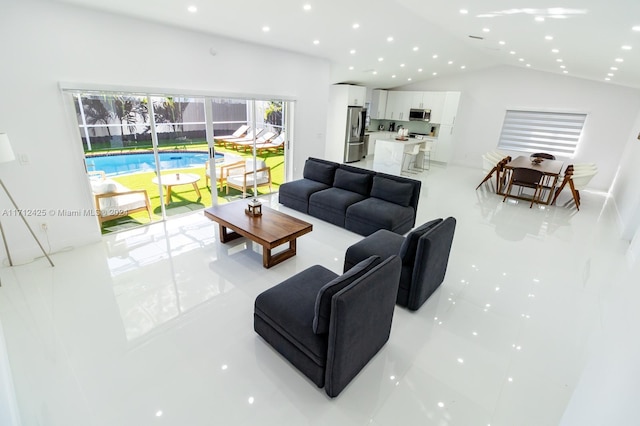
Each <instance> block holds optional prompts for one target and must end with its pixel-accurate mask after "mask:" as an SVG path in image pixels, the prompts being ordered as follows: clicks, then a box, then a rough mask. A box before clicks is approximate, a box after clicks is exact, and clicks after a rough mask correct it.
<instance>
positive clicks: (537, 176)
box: [502, 167, 544, 208]
mask: <svg viewBox="0 0 640 426" xmlns="http://www.w3.org/2000/svg"><path fill="white" fill-rule="evenodd" d="M543 177H544V173H542V172H541V171H539V170H533V169H528V168H526V167H516V168H514V169H513V171H512V172H511V179H509V184H508V185H507V190H506V191H505V193H504V198H503V199H502V202H505V200H506V199H507V198H508V197H513V198H520V199H522V198H521V196H520V195H518V196H514V195H511V188H512V187H513V186H514V185H516V186H519V187H520V190H519V193H520V192H521V191H522V188H531V189H533V190H534V192H533V196H532V197H531V205H529V208H531V207H533V203H540V196H541V195H542V188H543V183H542V179H543Z"/></svg>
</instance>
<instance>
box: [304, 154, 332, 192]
mask: <svg viewBox="0 0 640 426" xmlns="http://www.w3.org/2000/svg"><path fill="white" fill-rule="evenodd" d="M336 167H337V166H336V165H332V164H327V163H321V162H319V161H314V160H311V159H308V160H307V161H306V162H305V163H304V170H303V172H302V176H303V177H304V178H305V179H311V180H315V181H316V182H321V183H324V184H325V185H327V186H331V185H333V179H334V175H335V171H336Z"/></svg>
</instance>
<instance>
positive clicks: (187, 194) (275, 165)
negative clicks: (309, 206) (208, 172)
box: [102, 144, 284, 234]
mask: <svg viewBox="0 0 640 426" xmlns="http://www.w3.org/2000/svg"><path fill="white" fill-rule="evenodd" d="M169 149H175V148H169ZM186 149H188V150H189V151H196V150H197V151H203V152H207V150H208V148H207V145H206V144H202V145H189V146H188V147H186ZM162 150H166V149H162ZM127 151H128V152H131V150H127ZM140 151H141V150H140ZM145 152H148V150H145ZM216 152H219V153H225V152H229V153H233V154H236V155H241V156H242V157H245V158H247V159H249V158H252V154H251V153H250V152H247V153H243V152H238V151H236V150H233V149H225V148H222V147H217V146H216ZM258 158H259V159H262V160H264V161H265V162H266V163H267V166H269V167H271V180H272V182H273V191H274V192H277V191H278V187H279V186H280V184H281V183H283V182H284V155H283V154H282V153H273V152H268V153H264V154H263V155H259V156H258ZM173 173H190V174H195V175H198V176H200V180H199V181H198V182H197V186H198V189H199V190H200V195H201V198H198V195H197V194H196V192H195V189H194V188H193V186H192V185H188V184H187V185H180V186H174V187H173V188H172V190H171V194H172V195H171V202H170V203H169V204H168V205H167V206H166V212H167V216H173V215H177V214H182V213H186V212H189V211H194V210H200V209H204V208H206V207H209V206H211V188H210V187H207V186H206V184H205V183H206V179H205V169H204V164H202V165H201V166H196V167H190V168H184V169H170V170H163V171H161V174H173ZM154 177H155V173H154V172H142V173H132V174H129V175H122V176H114V177H111V179H113V180H115V181H117V182H119V183H121V184H122V185H124V186H126V187H127V188H130V189H145V190H146V191H147V194H149V200H150V201H151V209H152V212H153V215H152V217H151V220H152V221H157V220H160V219H161V218H162V210H161V207H160V202H161V196H160V194H159V192H158V185H157V184H154V183H153V182H151V180H152V179H153V178H154ZM209 185H211V182H210V183H209ZM267 193H269V187H262V188H258V194H267ZM250 194H252V191H248V192H247V196H251V195H250ZM217 196H218V203H219V204H222V203H227V202H229V201H234V200H239V199H241V198H242V192H241V191H239V190H236V189H234V188H229V194H228V195H227V193H226V188H222V189H221V188H217ZM145 223H149V216H148V215H147V213H146V212H139V213H133V214H131V215H130V216H127V217H123V218H118V219H114V220H111V221H107V222H104V223H103V225H102V233H103V234H105V233H109V232H115V231H119V230H122V229H127V228H131V227H133V226H139V225H143V224H145Z"/></svg>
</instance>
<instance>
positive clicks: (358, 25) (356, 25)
mask: <svg viewBox="0 0 640 426" xmlns="http://www.w3.org/2000/svg"><path fill="white" fill-rule="evenodd" d="M352 27H353V29H354V30H357V29H358V28H360V24H358V23H357V22H356V23H355V24H353V25H352Z"/></svg>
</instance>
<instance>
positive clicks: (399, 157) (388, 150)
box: [373, 138, 435, 176]
mask: <svg viewBox="0 0 640 426" xmlns="http://www.w3.org/2000/svg"><path fill="white" fill-rule="evenodd" d="M434 139H435V138H429V139H415V138H409V139H408V140H406V141H399V140H396V139H395V138H393V139H377V140H376V143H375V151H374V156H373V170H375V171H377V172H382V173H389V174H391V175H398V176H400V174H401V173H402V166H403V160H404V153H405V152H409V151H412V150H413V149H414V146H415V145H416V144H420V145H421V147H424V146H425V145H426V142H427V141H428V140H434ZM408 162H409V159H407V163H408ZM416 163H417V164H422V153H420V154H418V157H417V158H416Z"/></svg>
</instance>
